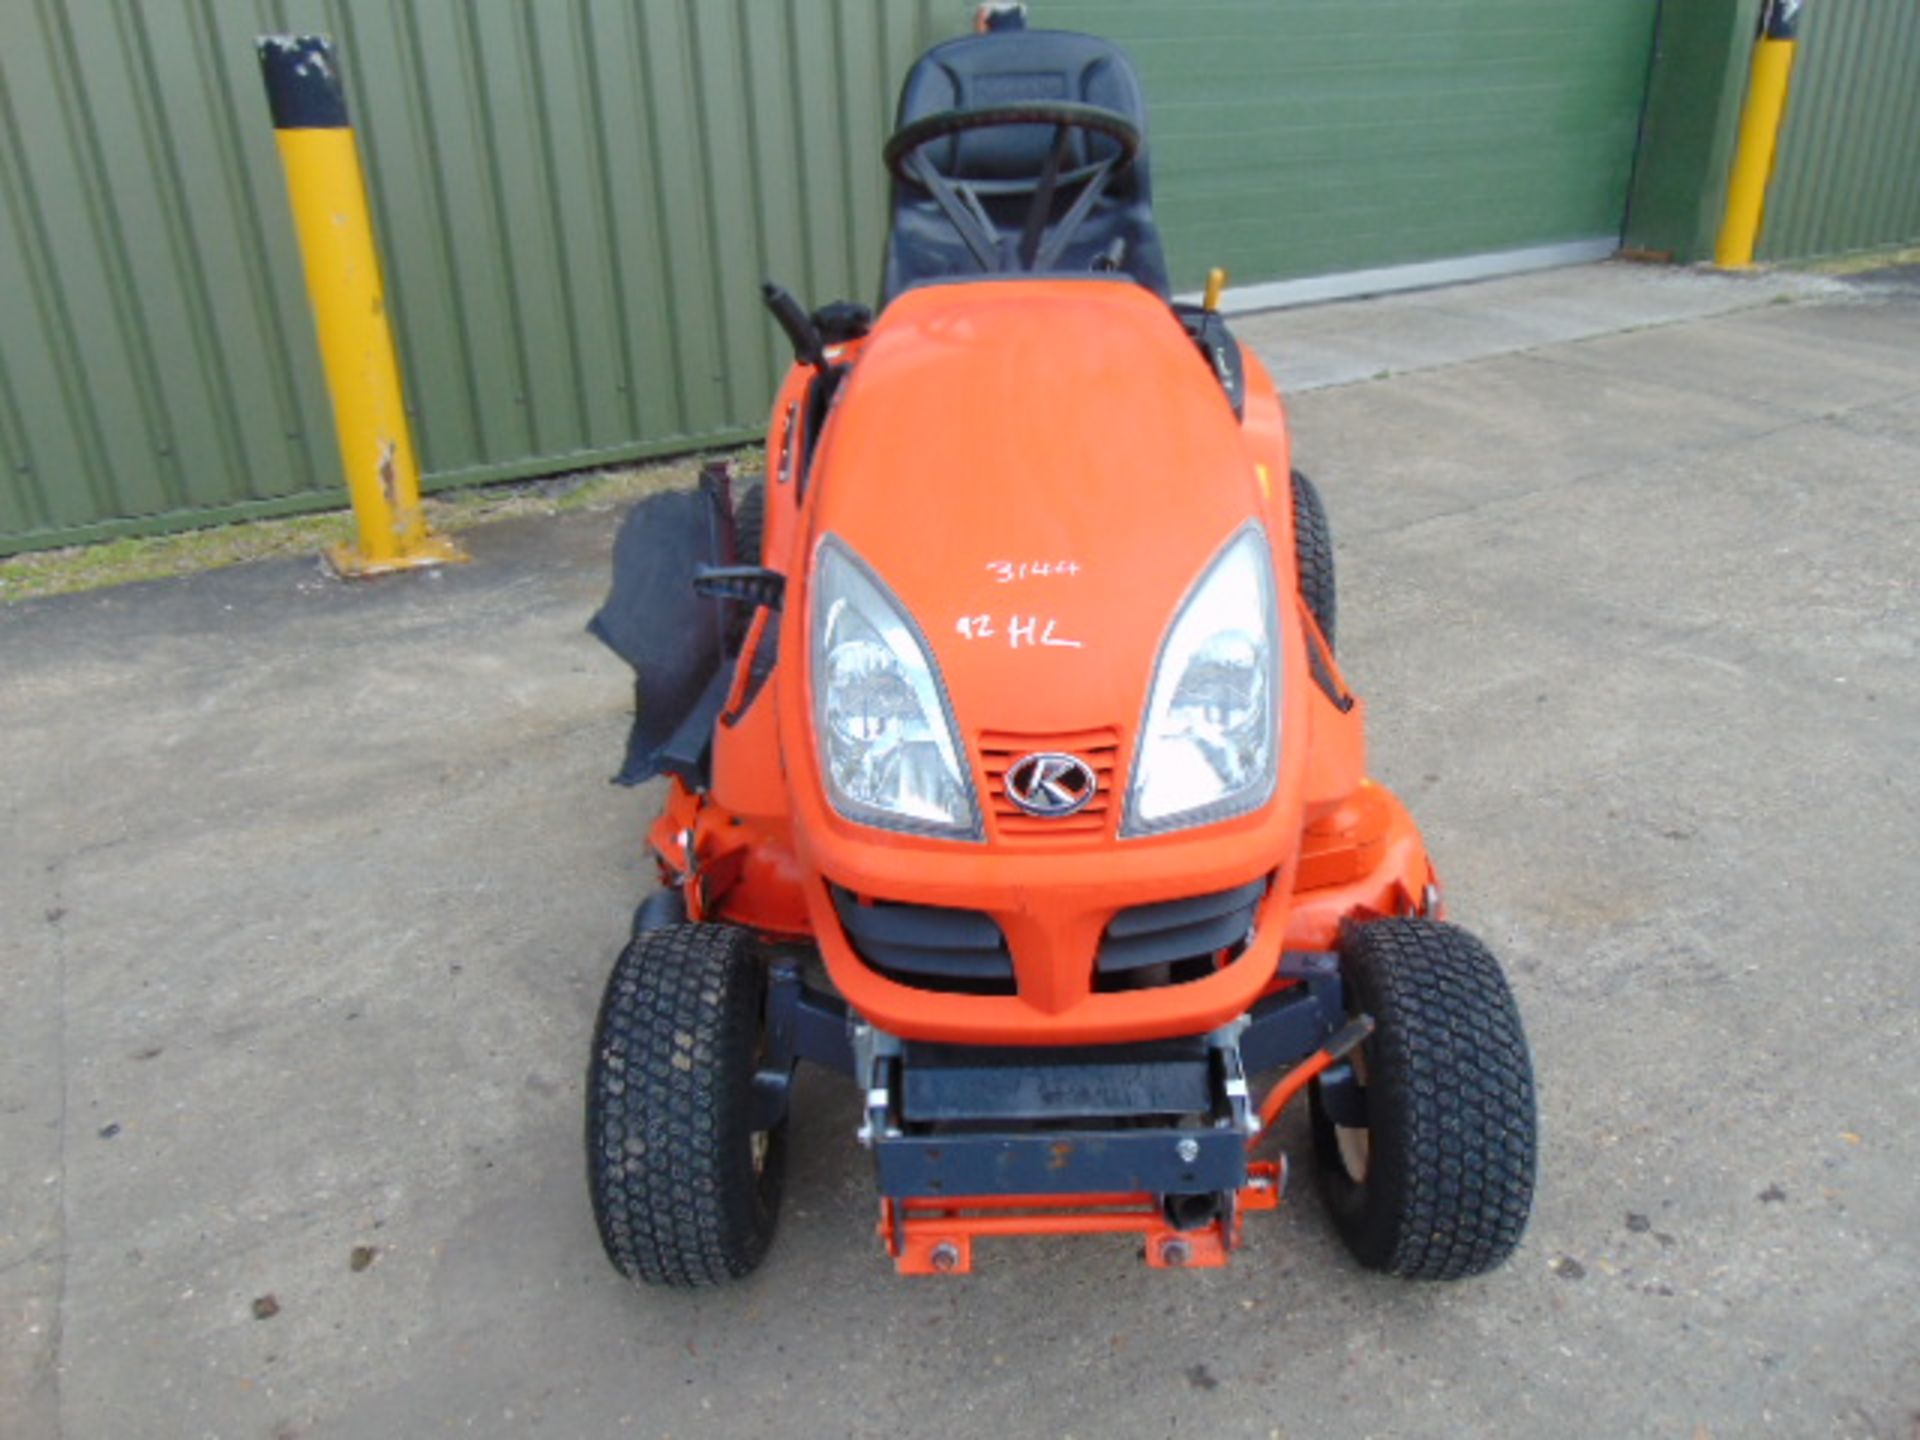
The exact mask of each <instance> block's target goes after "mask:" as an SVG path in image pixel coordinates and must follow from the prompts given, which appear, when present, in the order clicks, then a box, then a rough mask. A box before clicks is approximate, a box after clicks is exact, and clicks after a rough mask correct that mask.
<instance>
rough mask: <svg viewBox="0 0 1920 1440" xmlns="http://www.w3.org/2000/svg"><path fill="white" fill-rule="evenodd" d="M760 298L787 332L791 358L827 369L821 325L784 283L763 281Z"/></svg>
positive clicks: (815, 367)
mask: <svg viewBox="0 0 1920 1440" xmlns="http://www.w3.org/2000/svg"><path fill="white" fill-rule="evenodd" d="M760 298H761V299H762V300H764V301H766V302H767V309H769V310H771V311H772V312H773V318H774V319H775V320H777V321H779V322H780V328H781V329H782V330H784V331H786V332H787V339H789V340H791V341H792V342H793V358H794V359H796V360H798V361H800V362H801V363H802V364H806V365H811V366H812V367H813V368H814V369H816V370H824V369H826V368H827V346H826V341H825V340H824V339H822V338H821V335H820V327H819V326H818V325H816V324H814V323H813V319H812V317H811V316H809V315H808V314H807V312H806V311H805V310H804V309H802V308H801V306H800V302H799V301H798V300H796V299H794V298H793V293H792V292H791V291H789V290H788V289H787V288H786V287H785V286H784V285H776V284H774V282H773V281H771V280H762V281H761V282H760Z"/></svg>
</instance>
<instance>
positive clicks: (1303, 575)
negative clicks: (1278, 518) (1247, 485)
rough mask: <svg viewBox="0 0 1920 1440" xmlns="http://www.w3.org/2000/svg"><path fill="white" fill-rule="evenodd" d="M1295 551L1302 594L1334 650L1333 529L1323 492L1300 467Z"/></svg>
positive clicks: (1295, 497) (1295, 475)
mask: <svg viewBox="0 0 1920 1440" xmlns="http://www.w3.org/2000/svg"><path fill="white" fill-rule="evenodd" d="M1293 550H1294V556H1295V558H1296V559H1297V560H1298V562H1299V566H1300V597H1301V598H1302V599H1303V600H1305V601H1306V602H1307V609H1309V610H1311V611H1312V612H1313V618H1314V619H1315V620H1316V621H1317V622H1318V623H1319V626H1320V633H1321V634H1322V635H1325V636H1326V637H1327V648H1328V649H1329V650H1331V649H1333V622H1334V616H1335V612H1336V611H1337V609H1338V606H1337V604H1336V601H1335V592H1334V583H1333V531H1332V530H1331V529H1329V528H1328V526H1327V510H1326V507H1325V506H1324V505H1322V504H1321V503H1320V491H1319V490H1318V489H1317V488H1316V487H1315V486H1314V483H1313V482H1312V481H1311V480H1309V479H1308V478H1307V477H1306V476H1304V475H1302V474H1301V473H1300V472H1299V471H1298V470H1296V471H1294V472H1293Z"/></svg>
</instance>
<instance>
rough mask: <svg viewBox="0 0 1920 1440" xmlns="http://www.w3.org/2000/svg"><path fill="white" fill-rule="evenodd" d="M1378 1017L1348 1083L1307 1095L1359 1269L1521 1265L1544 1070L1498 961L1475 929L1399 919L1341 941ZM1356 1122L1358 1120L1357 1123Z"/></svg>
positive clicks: (1359, 989)
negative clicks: (1537, 1085)
mask: <svg viewBox="0 0 1920 1440" xmlns="http://www.w3.org/2000/svg"><path fill="white" fill-rule="evenodd" d="M1340 969H1341V974H1342V977H1343V978H1344V980H1345V982H1346V985H1347V993H1348V997H1349V1005H1350V1007H1351V1008H1352V1009H1353V1010H1355V1011H1357V1012H1361V1013H1364V1014H1367V1015H1371V1016H1372V1017H1373V1020H1374V1024H1375V1029H1374V1032H1373V1035H1372V1036H1371V1037H1370V1038H1369V1039H1368V1040H1367V1042H1366V1043H1365V1044H1364V1045H1363V1046H1362V1047H1361V1048H1360V1050H1359V1051H1358V1052H1356V1054H1355V1056H1354V1058H1353V1060H1352V1062H1351V1063H1352V1065H1353V1070H1354V1079H1355V1080H1356V1081H1357V1083H1358V1088H1359V1100H1358V1104H1357V1105H1356V1103H1355V1101H1354V1099H1353V1097H1352V1089H1351V1087H1346V1088H1347V1090H1348V1094H1347V1095H1346V1096H1345V1097H1343V1098H1344V1101H1345V1103H1344V1104H1341V1105H1335V1104H1334V1103H1332V1097H1331V1096H1330V1095H1329V1096H1323V1095H1322V1093H1321V1090H1320V1087H1319V1085H1318V1084H1316V1085H1315V1087H1314V1089H1313V1090H1312V1091H1311V1092H1310V1095H1309V1105H1310V1109H1311V1112H1312V1122H1313V1139H1314V1149H1315V1151H1316V1152H1317V1158H1318V1160H1319V1171H1320V1180H1321V1191H1322V1194H1323V1195H1324V1197H1325V1199H1326V1202H1327V1207H1328V1209H1329V1211H1330V1212H1331V1213H1332V1217H1333V1223H1334V1227H1335V1228H1336V1229H1337V1230H1338V1231H1339V1232H1340V1237H1341V1239H1342V1240H1344V1241H1345V1242H1346V1244H1347V1248H1348V1249H1349V1250H1351V1251H1352V1252H1353V1255H1354V1257H1355V1258H1356V1259H1358V1260H1359V1261H1360V1263H1361V1264H1362V1265H1365V1266H1367V1267H1368V1268H1369V1269H1373V1270H1383V1271H1385V1272H1387V1273H1388V1274H1390V1275H1399V1276H1403V1277H1406V1278H1409V1279H1422V1280H1459V1279H1464V1278H1465V1277H1467V1276H1469V1275H1480V1274H1484V1273H1485V1272H1486V1271H1488V1270H1491V1269H1493V1268H1494V1267H1495V1266H1497V1265H1499V1264H1500V1263H1501V1261H1503V1260H1505V1259H1506V1258H1507V1256H1509V1255H1510V1254H1512V1253H1513V1249H1514V1247H1515V1246H1516V1245H1518V1244H1519V1243H1520V1236H1521V1233H1522V1232H1523V1231H1524V1230H1525V1229H1526V1226H1527V1217H1528V1214H1529V1213H1530V1211H1531V1209H1532V1206H1533V1183H1534V1151H1535V1118H1534V1094H1533V1066H1532V1062H1531V1061H1530V1059H1529V1058H1528V1055H1527V1042H1526V1037H1525V1035H1524V1034H1523V1033H1522V1032H1521V1029H1520V1013H1519V1011H1518V1009H1517V1008H1516V1007H1515V1005H1514V1003H1513V993H1512V992H1511V991H1510V990H1509V989H1508V988H1507V982H1506V978H1505V977H1504V976H1503V975H1502V974H1501V973H1500V966H1499V963H1498V962H1497V961H1496V960H1495V959H1494V958H1493V956H1492V955H1491V954H1490V953H1489V952H1488V950H1487V948H1486V946H1484V945H1482V944H1481V943H1480V942H1479V941H1478V940H1476V939H1474V937H1473V936H1471V935H1469V934H1468V933H1467V932H1466V931H1464V930H1461V929H1459V928H1457V927H1455V926H1452V925H1446V924H1441V923H1439V922H1437V921H1432V920H1418V919H1411V918H1407V919H1390V920H1377V921H1374V922H1373V923H1372V924H1368V925H1361V926H1357V927H1355V928H1353V929H1351V930H1349V931H1348V932H1347V933H1346V934H1345V935H1344V936H1343V937H1342V939H1341V944H1340ZM1356 1109H1357V1111H1358V1113H1355V1111H1356Z"/></svg>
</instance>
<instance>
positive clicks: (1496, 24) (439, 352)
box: [0, 0, 1655, 553]
mask: <svg viewBox="0 0 1920 1440" xmlns="http://www.w3.org/2000/svg"><path fill="white" fill-rule="evenodd" d="M1654 3H1655V0H1604V3H1595V0H1365V3H1361V0H1185V3H1173V0H1079V3H1073V0H1058V3H1051V0H1038V3H1036V4H1035V6H1034V12H1035V18H1036V23H1043V24H1048V25H1056V26H1061V27H1065V28H1084V29H1089V30H1094V31H1098V32H1101V33H1105V34H1110V35H1113V36H1114V37H1115V38H1117V39H1119V40H1121V41H1123V42H1124V43H1126V44H1127V45H1128V46H1129V48H1131V49H1132V50H1133V51H1134V53H1135V55H1136V57H1137V59H1138V60H1139V62H1140V65H1141V69H1142V71H1143V72H1144V76H1145V81H1146V86H1147V91H1148V95H1149V99H1150V103H1151V106H1152V110H1153V117H1154V122H1155V184H1156V188H1157V192H1158V196H1159V200H1160V213H1161V218H1162V222H1163V224H1164V227H1165V229H1166V232H1167V241H1168V248H1169V252H1170V254H1171V256H1172V258H1173V261H1174V266H1175V273H1176V280H1177V282H1178V283H1180V284H1182V285H1193V284H1196V283H1197V281H1198V278H1199V276H1200V275H1201V273H1202V272H1203V270H1204V268H1205V267H1206V266H1207V265H1209V264H1224V265H1226V266H1228V267H1229V268H1230V269H1231V270H1232V271H1233V273H1234V279H1235V281H1236V283H1248V282H1253V281H1259V280H1268V279H1277V278H1282V277H1286V276H1293V275H1302V274H1315V273H1324V272H1328V271H1337V270H1346V269H1354V268H1361V267H1367V266H1375V265H1388V264H1393V263H1396V262H1399V261H1410V260H1422V259H1430V258H1434V257H1438V256H1444V255H1452V254H1464V253H1472V252H1476V251H1483V250H1493V249H1502V248H1511V247H1518V246H1525V245H1533V244H1540V243H1546V242H1551V241H1556V240H1564V239H1577V238H1590V237H1595V236H1608V235H1613V234H1616V233H1617V231H1618V227H1619V223H1620V216H1621V211H1622V209H1623V207H1624V197H1625V192H1626V185H1627V177H1628V174H1629V171H1630V168H1631V165H1632V154H1633V146H1634V134H1635V127H1636V125H1637V122H1638V117H1639V112H1640V104H1641V93H1642V88H1643V86H1644V81H1645V72H1646V56H1647V48H1648V44H1649V39H1650V35H1651V30H1652V14H1653V8H1654ZM0 5H3V6H4V7H5V8H4V12H3V13H4V15H5V20H6V23H5V27H4V37H3V38H4V40H5V44H4V45H0V461H4V464H5V468H6V479H5V482H4V483H0V553H6V552H8V551H11V550H18V549H23V548H30V547H35V546H43V545H48V544H56V543H62V542H65V541H70V540H75V539H84V538H91V537H98V536H104V535H110V534H114V533H121V532H125V531H134V530H138V531H151V530H157V529H165V528H176V527H181V526H185V525H191V524H199V523H206V522H208V521H210V520H215V519H221V518H227V517H231V516H238V515H246V514H259V513H273V512H276V511H286V510H293V509H303V508H315V507H317V506H319V505H322V504H328V503H339V501H340V499H341V493H340V490H339V478H338V468H337V463H336V458H335V455H334V453H333V442H332V437H331V432H330V426H329V422H328V416H327V408H326V403H325V397H324V393H323V391H322V389H321V383H320V378H319V374H318V366H317V362H316V359H315V356H314V348H313V337H312V329H311V322H310V320H309V318H308V315H307V311H306V302H305V298H304V295H303V293H302V291H301V288H300V282H299V274H298V269H299V267H298V257H297V254H296V252H295V249H294V242H293V235H292V230H291V226H290V223H289V221H288V218H287V214H286V204H285V198H284V193H283V189H282V180H281V177H280V173H279V168H278V161H277V158H276V156H275V154H274V149H273V144H272V137H271V132H270V131H269V129H268V124H267V119H266V113H265V105H264V102H263V100H262V98H261V93H260V82H259V78H258V75H257V73H256V70H255V62H254V59H253V52H252V40H253V37H254V36H255V35H256V34H259V33H261V32H264V31H277V30H321V31H326V32H328V33H331V34H333V35H334V36H335V37H336V39H337V40H338V41H339V42H340V45H341V48H342V51H343V60H344V65H345V69H346V72H347V75H348V80H349V89H350V91H351V102H352V105H353V107H354V113H355V116H356V119H357V121H358V124H359V128H360V133H361V139H362V144H363V147H364V149H365V153H366V157H367V162H368V167H369V182H370V185H371V187H372V190H373V202H374V209H375V214H376V218H377V223H378V225H379V227H380V232H381V243H382V247H383V249H384V251H385V253H386V256H387V269H388V277H387V278H388V290H389V294H390V300H391V304H392V306H393V309H394V313H395V316H396V322H397V330H398V334H399V336H400V344H401V350H402V357H401V358H402V362H403V365H404V368H405V372H406V378H407V385H408V399H409V402H410V405H411V407H412V409H413V411H414V413H415V415H416V439H417V441H418V443H419V447H420V451H421V457H422V464H423V467H424V469H425V470H426V472H427V482H428V484H429V485H430V486H443V485H448V484H457V483H461V482H467V481H473V480H478V479H490V478H504V477H508V476H512V475H521V474H530V473H537V472H542V471H552V470H556V469H563V468H568V467H572V466H579V465H586V464H592V463H597V462H601V461H611V460H614V459H618V458H625V457H632V456H637V455H643V454H648V453H660V452H664V451H670V450H675V449H685V448H689V447H691V446H697V445H699V444H701V443H703V442H712V441H716V440H720V439H724V438H732V437H736V436H742V435H745V434H747V433H749V432H750V431H751V430H752V429H753V428H754V427H755V426H756V425H757V424H758V423H759V422H760V420H761V418H762V417H761V410H762V407H763V405H764V403H765V399H766V397H767V396H768V394H769V393H770V392H771V387H772V381H773V374H774V366H775V364H776V361H777V350H776V346H775V342H774V337H773V332H772V330H771V327H770V326H769V325H768V324H767V323H766V321H765V320H764V318H763V317H762V314H761V312H760V309H759V306H758V301H757V297H756V294H755V289H754V282H755V281H756V280H757V279H758V277H759V276H760V275H761V274H763V273H770V274H773V275H776V276H779V277H781V278H783V279H785V280H787V281H788V283H790V284H791V285H792V286H793V288H794V289H796V290H797V291H799V292H800V293H801V294H802V295H803V296H804V297H806V298H808V299H814V300H818V299H825V298H829V297H833V296H839V295H861V296H864V295H868V294H870V293H871V291H872V289H873V287H874V284H875V281H876V279H877V276H878V274H879V266H880V248H881V241H882V234H881V223H882V215H883V201H884V189H885V186H884V175H883V172H882V168H881V166H880V163H879V158H878V157H879V151H880V145H881V141H882V138H883V135H884V132H885V127H886V123H887V118H888V112H889V110H890V108H891V101H892V96H893V94H894V92H895V90H896V88H897V86H898V83H899V78H900V76H901V74H902V73H903V71H904V70H905V68H906V66H907V64H908V63H909V62H910V60H911V59H912V57H913V55H914V54H915V53H917V51H918V50H919V49H921V48H922V47H923V46H924V45H925V44H927V43H929V42H931V41H932V40H934V39H936V38H939V37H940V36H942V35H944V34H948V33H952V32H955V31H957V30H959V29H960V28H962V27H963V26H964V24H965V20H966V17H967V14H968V11H969V9H970V7H969V6H968V5H966V4H963V3H960V0H697V3H689V0H498V3H493V0H489V3H480V0H383V3H375V0H331V3H323V0H284V3H278V0H258V3H244V0H166V3H159V0H87V3H85V4H80V3H74V0H0Z"/></svg>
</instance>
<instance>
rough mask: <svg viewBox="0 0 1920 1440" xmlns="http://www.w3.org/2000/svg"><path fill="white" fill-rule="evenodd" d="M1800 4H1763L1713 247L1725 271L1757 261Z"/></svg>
mask: <svg viewBox="0 0 1920 1440" xmlns="http://www.w3.org/2000/svg"><path fill="white" fill-rule="evenodd" d="M1800 8H1801V0H1766V3H1765V5H1764V6H1763V7H1762V9H1761V13H1760V34H1759V36H1758V37H1757V38H1756V39H1755V40H1754V42H1753V66H1752V69H1751V71H1750V73H1749V74H1748V77H1747V98H1746V102H1745V104H1744V105H1742V107H1741V110H1740V137H1739V140H1738V141H1737V142H1736V144H1735V147H1734V152H1733V173H1732V174H1731V175H1729V176H1728V177H1727V207H1726V209H1725V211H1724V212H1722V215H1721V219H1720V238H1719V241H1718V243H1716V244H1715V245H1714V247H1713V263H1714V264H1716V265H1718V266H1720V267H1721V268H1722V269H1725V270H1741V269H1745V268H1746V267H1747V266H1749V265H1751V264H1753V251H1754V246H1755V245H1756V244H1757V243H1758V241H1759V239H1760V219H1761V214H1762V212H1763V210H1764V209H1765V207H1766V202H1767V181H1768V180H1769V179H1770V178H1771V177H1772V175H1773V154H1774V149H1775V147H1776V146H1777V145H1778V143H1779V139H1780V118H1781V116H1783V115H1784V114H1786V110H1787V79H1788V77H1789V76H1790V75H1791V74H1792V73H1793V52H1794V48H1795V46H1796V45H1797V44H1798V41H1797V40H1796V39H1795V36H1796V35H1797V34H1798V33H1799V28H1800Z"/></svg>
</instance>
